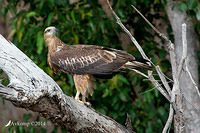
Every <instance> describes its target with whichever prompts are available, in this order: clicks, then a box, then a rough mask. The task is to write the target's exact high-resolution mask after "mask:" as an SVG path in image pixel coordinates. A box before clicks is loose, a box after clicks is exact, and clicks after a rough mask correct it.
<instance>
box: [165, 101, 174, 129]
mask: <svg viewBox="0 0 200 133" xmlns="http://www.w3.org/2000/svg"><path fill="white" fill-rule="evenodd" d="M173 116H174V109H173V107H172V104H170V108H169V116H168V119H167V122H166V124H165V127H164V128H163V131H162V133H167V130H169V129H170V127H171V124H172V120H173Z"/></svg>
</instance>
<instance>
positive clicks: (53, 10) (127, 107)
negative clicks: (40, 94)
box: [0, 0, 200, 133]
mask: <svg viewBox="0 0 200 133" xmlns="http://www.w3.org/2000/svg"><path fill="white" fill-rule="evenodd" d="M4 2H5V0H2V1H1V3H0V5H1V13H2V15H3V17H4V19H5V17H6V14H7V12H8V11H9V12H11V13H12V14H13V17H12V18H11V20H10V22H9V25H10V27H12V31H11V32H10V35H9V38H12V42H13V43H14V44H15V45H16V46H17V47H18V48H20V49H21V50H22V51H23V52H24V53H26V54H27V56H29V57H30V58H31V59H32V60H33V61H34V62H35V63H36V64H37V65H38V66H39V67H40V68H41V69H43V70H44V71H45V72H46V73H48V74H49V75H50V76H51V77H53V79H54V80H55V81H56V82H57V83H58V84H59V85H60V86H61V88H62V89H63V91H64V93H66V94H67V95H70V96H74V95H75V93H76V91H75V89H74V88H75V86H74V82H73V79H72V76H70V75H66V74H63V73H62V74H60V75H55V74H53V72H52V71H51V70H50V69H49V67H48V66H47V61H46V60H47V47H46V45H45V43H44V40H43V31H44V29H45V28H46V27H48V26H50V25H53V26H55V27H57V28H58V29H59V31H60V32H59V33H58V36H59V37H60V38H61V40H63V41H64V42H66V43H67V44H69V45H72V44H73V45H74V44H90V45H103V46H107V47H112V48H117V49H122V44H121V42H120V36H118V35H119V33H121V32H122V30H121V29H120V27H119V26H118V25H117V24H116V23H115V21H113V20H112V19H109V18H108V17H107V16H106V14H105V12H104V10H103V9H102V7H101V6H100V5H99V4H98V2H97V1H89V0H88V1H84V2H82V1H80V2H78V3H74V4H69V2H68V1H65V0H55V1H54V0H34V1H28V0H24V1H20V0H7V2H8V5H7V6H4V5H5V4H4ZM195 2H197V1H195V0H188V1H180V2H179V3H178V7H179V9H180V10H181V11H186V10H189V12H193V14H195V15H196V18H197V19H198V20H199V12H198V11H199V6H200V4H199V2H198V4H197V5H196V4H194V3H195ZM112 3H113V9H114V10H115V11H116V13H117V14H118V15H119V17H120V18H121V20H122V21H123V23H124V24H125V25H126V26H129V27H130V28H132V29H134V32H133V35H134V37H135V38H136V39H137V40H138V41H139V43H140V44H142V47H143V48H144V50H145V51H146V53H147V54H148V55H149V57H151V59H152V61H153V62H154V63H155V64H159V65H161V67H162V70H163V71H164V72H166V73H167V72H168V71H170V70H169V68H170V65H169V62H168V61H167V60H166V55H167V53H166V52H165V50H163V49H160V48H158V47H157V45H158V44H157V43H156V42H155V41H154V37H155V36H157V35H155V34H154V33H151V32H149V31H150V27H149V26H148V25H147V24H146V23H145V22H144V20H143V19H142V18H141V17H140V16H139V15H138V14H136V13H135V12H133V9H132V8H131V6H130V5H131V4H133V5H137V6H136V7H137V8H138V9H140V11H141V12H142V13H143V14H145V16H146V17H147V18H148V20H149V21H150V22H152V21H153V20H156V19H162V20H164V21H166V22H167V18H166V15H165V17H163V16H161V15H160V12H164V11H163V9H164V7H163V5H162V4H161V3H160V1H159V0H154V1H153V2H152V1H150V0H135V1H133V0H127V1H117V0H114V1H113V2H112ZM184 4H185V5H184ZM186 8H187V9H186ZM19 9H21V10H19ZM152 9H153V10H154V12H155V13H154V14H152V13H151V12H150V11H151V10H152ZM198 27H200V26H199V25H198ZM199 31H200V30H199ZM168 34H169V36H170V37H171V27H170V26H169V27H168ZM171 39H172V38H171ZM162 48H163V46H162ZM127 49H128V52H129V53H131V54H133V55H135V56H140V54H139V52H138V51H137V50H136V48H135V46H134V45H133V44H132V43H130V44H129V45H128V46H127ZM149 49H150V50H149ZM152 88H154V86H152V84H151V83H150V82H149V81H143V77H142V76H140V75H138V74H136V73H134V72H130V71H126V72H122V73H121V74H119V75H116V76H115V77H114V78H113V79H109V80H105V79H96V89H95V91H94V94H93V96H92V97H89V99H88V100H89V101H90V102H91V103H92V105H93V106H92V107H93V108H94V109H96V110H97V111H99V112H101V113H103V114H105V115H107V116H110V117H112V118H113V119H115V120H116V121H118V122H120V123H121V124H124V123H125V119H126V114H127V113H128V114H129V115H131V119H132V125H133V130H134V131H137V132H139V133H140V132H141V133H142V132H147V133H151V132H161V130H162V128H163V126H164V124H165V122H166V120H167V116H168V109H169V104H168V102H167V101H166V100H165V99H164V98H163V96H161V94H160V93H159V92H158V91H157V90H156V89H152ZM151 89H152V91H151ZM145 91H148V92H145ZM143 92H144V93H143ZM17 128H19V129H16V130H17V131H19V132H23V131H24V129H23V127H17ZM21 128H22V129H21ZM29 129H30V130H31V131H33V132H35V129H34V127H29ZM55 130H56V129H55ZM42 132H45V130H43V131H42Z"/></svg>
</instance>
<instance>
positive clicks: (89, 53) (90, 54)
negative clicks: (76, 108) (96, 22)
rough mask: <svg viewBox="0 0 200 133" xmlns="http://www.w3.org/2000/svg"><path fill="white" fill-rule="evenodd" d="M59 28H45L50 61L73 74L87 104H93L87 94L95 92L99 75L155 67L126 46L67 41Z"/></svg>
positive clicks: (56, 70)
mask: <svg viewBox="0 0 200 133" xmlns="http://www.w3.org/2000/svg"><path fill="white" fill-rule="evenodd" d="M57 32H58V29H57V28H55V27H53V26H50V27H47V28H46V29H45V30H44V41H45V43H46V45H47V47H48V57H47V58H48V59H47V61H48V65H49V67H50V69H51V70H53V72H54V73H56V74H59V73H60V72H64V73H67V74H70V75H72V76H73V79H74V84H75V87H76V90H77V93H76V96H75V100H76V101H77V102H79V103H81V104H83V105H86V106H90V103H89V102H86V97H88V95H89V94H90V95H92V93H93V89H94V80H95V78H103V79H110V78H112V77H113V76H114V75H116V74H118V73H119V72H120V71H122V70H123V69H130V70H131V69H137V70H152V66H151V65H150V63H149V61H147V60H145V59H143V58H136V57H134V56H132V55H131V54H128V53H127V52H125V51H122V50H117V49H113V48H108V47H103V46H96V45H67V44H65V43H64V42H62V41H61V40H60V39H59V38H58V37H57V36H56V33H57ZM80 94H81V95H82V101H81V100H80V99H79V95H80Z"/></svg>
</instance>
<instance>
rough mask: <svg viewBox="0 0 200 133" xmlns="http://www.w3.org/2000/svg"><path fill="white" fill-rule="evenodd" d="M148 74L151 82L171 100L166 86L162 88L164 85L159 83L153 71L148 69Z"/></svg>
mask: <svg viewBox="0 0 200 133" xmlns="http://www.w3.org/2000/svg"><path fill="white" fill-rule="evenodd" d="M148 76H149V80H150V81H151V83H152V84H153V85H154V86H155V87H156V88H157V89H158V91H159V92H160V93H161V94H162V95H163V96H164V97H165V98H166V99H167V100H168V101H170V96H169V94H168V93H167V92H166V91H165V89H164V88H162V86H160V85H159V83H158V82H157V81H156V80H155V79H154V77H153V75H152V71H148Z"/></svg>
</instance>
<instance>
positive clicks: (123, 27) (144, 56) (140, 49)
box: [107, 0, 151, 62]
mask: <svg viewBox="0 0 200 133" xmlns="http://www.w3.org/2000/svg"><path fill="white" fill-rule="evenodd" d="M107 3H108V5H109V7H110V10H111V11H112V14H113V16H114V17H115V19H116V20H117V22H116V23H117V24H119V26H120V27H121V28H122V29H123V30H124V31H125V32H126V33H127V34H128V36H129V37H130V39H131V41H132V42H133V43H134V44H135V46H136V47H137V49H138V50H139V52H140V53H141V55H142V57H143V58H144V59H146V60H148V61H150V59H149V58H148V57H147V56H146V54H145V53H144V51H143V49H142V47H141V46H140V45H139V44H138V42H137V41H136V39H135V38H134V37H133V36H132V35H131V33H130V32H129V31H128V30H127V29H126V27H125V26H124V25H123V24H122V22H121V20H120V18H119V17H118V16H117V15H116V13H115V12H114V11H113V9H112V7H111V5H110V3H109V0H107ZM150 62H151V61H150Z"/></svg>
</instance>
